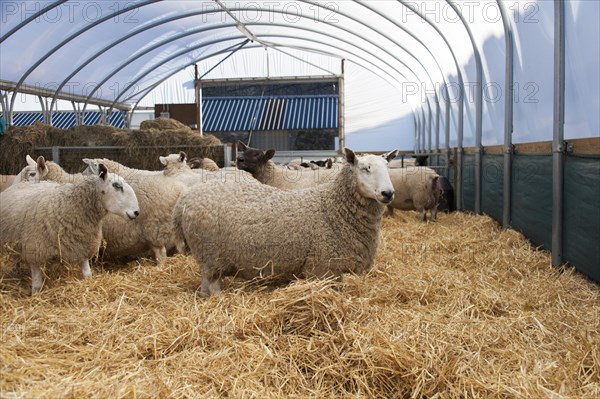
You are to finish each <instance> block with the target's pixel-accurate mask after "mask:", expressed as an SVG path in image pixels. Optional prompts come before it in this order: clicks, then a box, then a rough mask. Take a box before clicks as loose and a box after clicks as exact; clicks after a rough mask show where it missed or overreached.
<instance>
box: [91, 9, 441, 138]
mask: <svg viewBox="0 0 600 399" xmlns="http://www.w3.org/2000/svg"><path fill="white" fill-rule="evenodd" d="M306 3H308V4H313V3H310V2H306ZM314 5H317V4H314ZM318 6H319V7H323V6H320V5H318ZM243 10H244V8H238V7H235V8H229V9H224V10H220V11H214V10H213V11H212V12H213V13H217V12H226V13H228V12H231V11H243ZM256 10H257V11H265V12H272V13H278V14H282V15H290V13H288V12H285V11H283V10H269V9H260V8H258V9H256ZM294 15H295V14H294ZM340 15H343V16H345V17H346V18H348V19H350V20H353V21H354V22H356V23H358V24H360V25H362V26H365V27H366V28H368V29H371V30H372V31H374V32H376V33H377V34H379V35H381V36H383V37H385V38H386V39H388V40H389V41H391V42H392V43H394V44H395V45H396V46H398V47H400V48H401V49H402V50H404V51H405V52H406V53H408V54H409V55H410V56H412V57H413V58H414V59H415V60H416V61H417V62H418V63H419V65H420V66H421V68H423V70H424V71H425V73H426V74H427V76H428V78H429V80H430V81H431V83H432V84H433V79H432V78H431V75H429V72H428V70H427V68H425V67H424V65H423V64H422V63H421V62H420V61H419V60H418V58H417V57H415V56H414V54H412V52H410V51H409V50H408V49H406V48H405V47H404V46H402V45H401V44H399V43H398V42H397V41H395V40H394V39H392V38H390V37H389V36H388V35H386V34H384V33H382V32H380V31H379V30H377V29H374V28H372V27H370V26H368V25H366V24H365V23H364V22H362V21H360V20H358V19H356V18H354V17H352V16H350V15H348V14H345V13H340ZM299 17H300V18H306V17H303V16H299ZM319 22H321V23H323V24H326V25H328V26H332V27H335V28H337V29H341V30H343V31H344V32H346V33H348V34H351V35H354V36H356V37H358V38H360V39H362V40H364V41H366V42H368V43H370V44H371V45H373V46H375V47H377V48H379V49H380V50H381V51H382V52H383V53H384V54H387V55H389V56H391V57H392V58H394V59H395V60H396V61H398V62H399V63H400V64H401V65H403V66H404V67H406V68H407V69H408V70H409V71H410V72H411V73H412V74H413V75H415V78H416V79H417V81H419V82H421V79H420V77H419V75H417V74H416V73H415V72H414V71H413V70H412V68H411V67H409V66H408V65H407V64H406V63H404V62H403V61H402V60H401V59H399V58H398V57H397V56H395V55H393V54H392V53H391V52H389V51H387V50H386V49H385V48H383V47H382V46H380V45H378V44H377V43H375V42H373V41H372V40H370V39H368V38H365V37H363V36H361V35H359V34H357V33H355V32H353V31H351V30H349V29H347V28H343V27H340V26H338V25H336V24H333V23H330V22H328V21H324V20H319ZM243 25H244V27H245V26H263V25H267V24H264V23H254V22H250V23H246V24H243ZM226 26H229V24H222V25H218V26H216V27H209V28H206V30H210V29H220V28H223V27H226ZM233 26H239V23H237V22H236V23H235V24H234V25H233ZM268 26H280V27H283V28H293V29H300V30H304V31H311V32H313V33H316V34H319V35H323V36H327V37H332V38H335V39H337V40H340V41H342V42H344V43H346V44H348V45H349V46H350V47H356V48H358V49H360V50H361V51H363V52H366V53H368V54H370V55H372V56H373V57H374V58H376V59H378V60H379V61H381V62H383V63H385V64H386V65H387V66H388V67H390V68H391V69H392V70H394V71H397V68H395V67H393V66H392V65H390V64H389V63H387V62H386V61H384V60H383V59H381V58H380V57H378V56H375V55H374V54H372V53H371V52H369V51H368V50H365V49H364V48H363V47H360V46H358V45H356V44H354V43H352V42H349V41H347V40H344V39H340V38H339V37H337V36H333V35H332V34H329V33H326V32H321V31H318V30H315V29H310V28H307V27H295V26H293V25H289V24H281V23H270V24H268ZM192 32H194V31H188V32H185V33H184V34H181V35H176V36H174V37H172V38H169V39H170V41H174V40H178V39H179V38H182V37H185V36H187V35H191V34H194V33H192ZM138 33H139V32H138ZM197 33H199V32H197ZM252 36H253V37H255V38H256V37H257V36H255V35H252ZM164 44H168V40H165V41H163V45H164ZM160 46H161V44H160V43H157V44H155V45H154V46H152V47H150V48H148V49H146V50H145V51H144V52H143V53H141V54H138V55H136V58H134V59H131V60H129V61H130V62H133V61H134V60H135V59H137V58H139V57H141V56H143V55H145V54H147V53H149V52H150V51H153V50H155V49H156V48H158V47H160ZM127 65H128V64H124V65H122V66H121V67H119V68H118V69H117V70H115V71H114V72H113V73H112V74H110V75H108V76H106V77H105V79H103V80H102V82H100V83H99V84H98V85H97V86H96V88H95V89H94V90H93V91H92V92H91V93H90V94H89V95H88V98H91V96H92V95H93V94H94V93H95V92H96V91H97V90H98V88H99V87H100V86H102V85H103V84H104V83H105V82H106V81H108V80H109V79H110V77H112V75H113V74H114V73H117V72H118V71H119V70H121V69H122V68H124V67H125V66H127ZM397 72H398V73H400V72H399V71H397ZM400 74H401V73H400ZM401 76H402V77H404V78H405V79H406V80H407V81H408V79H407V78H406V77H405V76H404V75H403V74H401ZM434 87H435V85H434ZM125 91H126V90H123V91H122V92H121V93H123V92H125ZM118 98H119V97H117V99H118ZM117 99H116V100H117ZM435 99H436V103H438V110H439V100H438V98H437V92H435ZM426 100H427V105H428V109H429V115H430V116H429V117H430V118H432V111H431V105H430V103H429V98H426ZM84 110H85V106H84ZM429 133H430V134H431V127H430V128H429Z"/></svg>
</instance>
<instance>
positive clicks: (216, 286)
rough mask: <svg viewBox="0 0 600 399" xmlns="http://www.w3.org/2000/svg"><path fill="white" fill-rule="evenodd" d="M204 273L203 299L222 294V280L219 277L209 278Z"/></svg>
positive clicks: (201, 293)
mask: <svg viewBox="0 0 600 399" xmlns="http://www.w3.org/2000/svg"><path fill="white" fill-rule="evenodd" d="M201 273H202V283H201V284H200V295H201V296H203V297H209V296H211V295H214V294H218V293H219V292H221V279H220V278H219V277H217V278H215V277H209V276H206V275H205V272H203V271H201Z"/></svg>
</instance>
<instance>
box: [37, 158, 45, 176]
mask: <svg viewBox="0 0 600 399" xmlns="http://www.w3.org/2000/svg"><path fill="white" fill-rule="evenodd" d="M35 168H36V170H37V172H38V174H39V176H42V177H43V176H46V175H47V174H48V167H47V166H46V160H45V159H44V157H43V156H41V155H40V156H39V157H38V159H37V162H36V167H35ZM39 176H38V177H39Z"/></svg>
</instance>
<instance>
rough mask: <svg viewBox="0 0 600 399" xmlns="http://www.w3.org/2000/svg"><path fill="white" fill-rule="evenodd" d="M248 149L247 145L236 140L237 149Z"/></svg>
mask: <svg viewBox="0 0 600 399" xmlns="http://www.w3.org/2000/svg"><path fill="white" fill-rule="evenodd" d="M247 149H248V146H247V145H246V144H244V143H242V142H241V141H240V140H238V150H239V151H246V150H247Z"/></svg>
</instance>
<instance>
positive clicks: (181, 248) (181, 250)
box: [175, 239, 185, 254]
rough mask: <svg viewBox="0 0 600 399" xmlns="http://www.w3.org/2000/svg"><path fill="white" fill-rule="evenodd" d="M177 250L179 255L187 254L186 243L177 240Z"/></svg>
mask: <svg viewBox="0 0 600 399" xmlns="http://www.w3.org/2000/svg"><path fill="white" fill-rule="evenodd" d="M175 248H177V253H180V254H185V241H183V240H179V239H177V240H175Z"/></svg>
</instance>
